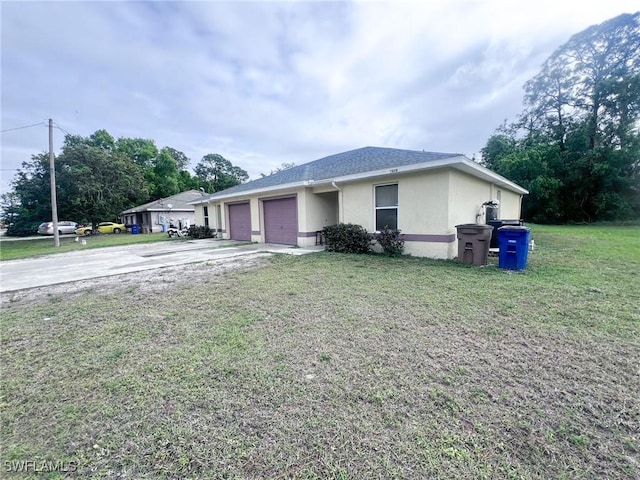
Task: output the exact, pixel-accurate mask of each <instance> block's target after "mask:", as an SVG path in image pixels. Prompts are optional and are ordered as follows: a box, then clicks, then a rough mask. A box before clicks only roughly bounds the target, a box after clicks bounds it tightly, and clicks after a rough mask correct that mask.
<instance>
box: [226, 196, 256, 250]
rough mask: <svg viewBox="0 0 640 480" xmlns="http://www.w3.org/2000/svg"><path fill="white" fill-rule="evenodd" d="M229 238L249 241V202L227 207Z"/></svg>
mask: <svg viewBox="0 0 640 480" xmlns="http://www.w3.org/2000/svg"><path fill="white" fill-rule="evenodd" d="M229 238H231V240H241V241H243V242H250V241H251V208H250V207H249V202H247V203H235V204H231V205H229Z"/></svg>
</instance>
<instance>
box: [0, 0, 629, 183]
mask: <svg viewBox="0 0 640 480" xmlns="http://www.w3.org/2000/svg"><path fill="white" fill-rule="evenodd" d="M633 7H634V5H633V2H628V1H613V2H611V1H610V2H599V3H591V4H581V6H580V8H576V7H575V6H574V5H573V4H567V5H564V4H563V3H561V2H553V3H552V2H535V3H534V2H529V3H522V2H510V1H444V0H441V1H436V2H388V3H385V2H327V3H321V2H271V1H269V2H257V3H256V2H212V1H209V2H202V1H200V2H196V1H194V2H49V3H46V2H3V3H2V4H1V7H0V8H2V12H1V13H2V15H1V21H2V25H1V27H2V129H8V128H12V127H16V126H22V125H28V124H32V123H35V122H39V121H41V120H43V119H46V118H50V117H51V118H53V119H54V120H55V121H56V122H57V124H59V125H60V126H61V127H62V128H64V129H65V130H67V131H69V132H71V133H74V134H80V135H90V134H91V133H93V132H94V131H95V130H98V129H106V130H107V131H109V132H110V133H111V134H112V135H114V136H115V137H120V136H128V137H143V138H151V139H153V140H155V141H156V143H157V144H158V146H159V147H162V146H165V145H169V146H172V147H174V148H176V149H178V150H182V151H184V152H185V153H186V154H187V155H188V156H189V157H190V158H191V159H192V165H195V163H197V162H198V161H199V160H200V158H201V157H202V156H204V155H205V154H207V153H220V154H222V155H224V156H225V157H227V158H228V159H229V160H231V161H232V162H233V163H234V164H236V165H239V166H241V167H242V168H245V169H246V170H248V171H249V173H250V175H251V176H252V177H254V178H255V177H257V176H258V175H259V173H260V172H266V171H269V170H271V169H274V168H276V167H278V166H279V165H280V164H281V163H283V162H295V163H297V164H301V163H305V162H307V161H311V160H314V159H316V158H319V157H321V156H323V155H328V154H332V153H338V152H340V151H344V150H347V149H350V148H358V147H361V146H364V145H377V146H390V147H399V148H409V149H427V150H439V151H454V152H461V153H465V154H467V155H472V154H474V153H476V152H478V151H479V149H480V148H481V147H482V146H483V145H484V142H486V140H487V138H488V137H489V135H491V133H492V132H493V130H494V129H495V128H496V127H497V126H498V125H499V124H500V123H502V121H503V120H504V119H510V120H513V119H514V118H515V115H516V114H517V113H519V112H520V110H521V99H522V94H523V92H522V84H523V83H524V82H525V81H526V80H527V79H529V78H531V77H532V76H533V75H535V74H536V73H537V72H538V71H539V69H540V66H541V64H542V62H543V61H544V60H545V59H546V58H547V57H548V56H549V55H550V54H551V53H552V52H553V50H554V49H555V48H557V47H558V46H560V45H561V44H562V43H564V42H565V41H567V40H568V39H569V37H570V36H571V35H572V34H574V33H577V32H579V31H581V30H583V29H584V28H586V27H588V26H589V25H592V24H595V23H600V22H602V21H604V20H606V19H608V18H611V17H613V16H616V15H618V14H620V13H624V12H632V11H634V10H633ZM52 18H55V19H56V21H55V22H51V19H52ZM1 141H2V168H3V170H2V179H1V182H0V184H1V185H0V189H1V190H2V191H3V192H4V191H6V190H7V189H8V179H9V178H10V174H11V173H12V172H11V171H10V170H6V169H10V168H17V167H19V165H20V163H21V162H22V161H23V160H26V159H28V155H29V154H30V153H38V152H41V151H43V150H46V149H47V136H46V129H45V128H42V127H38V128H32V129H26V130H19V131H14V132H7V133H3V134H2V137H1ZM61 141H62V133H61V132H60V131H58V130H56V144H55V145H56V149H59V148H60V145H61Z"/></svg>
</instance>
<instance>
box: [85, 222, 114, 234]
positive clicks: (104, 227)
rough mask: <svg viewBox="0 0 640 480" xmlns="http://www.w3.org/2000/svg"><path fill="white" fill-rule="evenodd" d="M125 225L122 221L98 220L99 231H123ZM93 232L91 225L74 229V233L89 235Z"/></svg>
mask: <svg viewBox="0 0 640 480" xmlns="http://www.w3.org/2000/svg"><path fill="white" fill-rule="evenodd" d="M126 229H127V227H125V226H124V224H122V223H113V222H100V223H99V224H98V232H99V233H120V232H124V231H125V230H126ZM91 233H93V227H92V226H91V225H89V226H87V227H80V228H78V229H77V230H76V235H91Z"/></svg>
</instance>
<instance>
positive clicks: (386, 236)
mask: <svg viewBox="0 0 640 480" xmlns="http://www.w3.org/2000/svg"><path fill="white" fill-rule="evenodd" d="M322 235H323V237H324V242H325V246H326V250H327V251H328V252H338V253H371V252H372V246H373V245H374V242H373V240H375V241H377V242H378V244H379V245H380V246H381V247H382V252H383V253H384V254H385V255H388V256H390V257H397V256H399V255H402V252H403V251H404V239H403V238H402V234H401V233H400V230H393V229H390V228H386V227H385V228H384V229H382V230H381V231H380V232H377V233H375V234H374V235H371V234H369V233H368V232H367V230H366V229H365V228H363V227H362V226H360V225H355V224H353V223H339V224H337V225H330V226H328V227H324V228H323V229H322Z"/></svg>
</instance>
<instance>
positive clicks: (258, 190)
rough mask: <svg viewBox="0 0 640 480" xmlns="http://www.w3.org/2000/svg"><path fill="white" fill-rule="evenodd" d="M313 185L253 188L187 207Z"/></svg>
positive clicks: (301, 184) (284, 184)
mask: <svg viewBox="0 0 640 480" xmlns="http://www.w3.org/2000/svg"><path fill="white" fill-rule="evenodd" d="M312 185H315V183H313V182H307V181H302V182H294V183H283V184H282V185H273V186H271V187H265V188H254V189H252V190H242V191H241V192H234V193H230V194H227V195H219V196H218V195H216V196H215V197H209V198H207V199H205V200H198V201H197V202H189V205H196V204H200V203H215V202H220V201H226V200H229V199H230V198H238V197H250V196H251V195H259V194H263V193H268V192H275V191H278V190H291V189H296V188H301V187H309V186H312Z"/></svg>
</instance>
